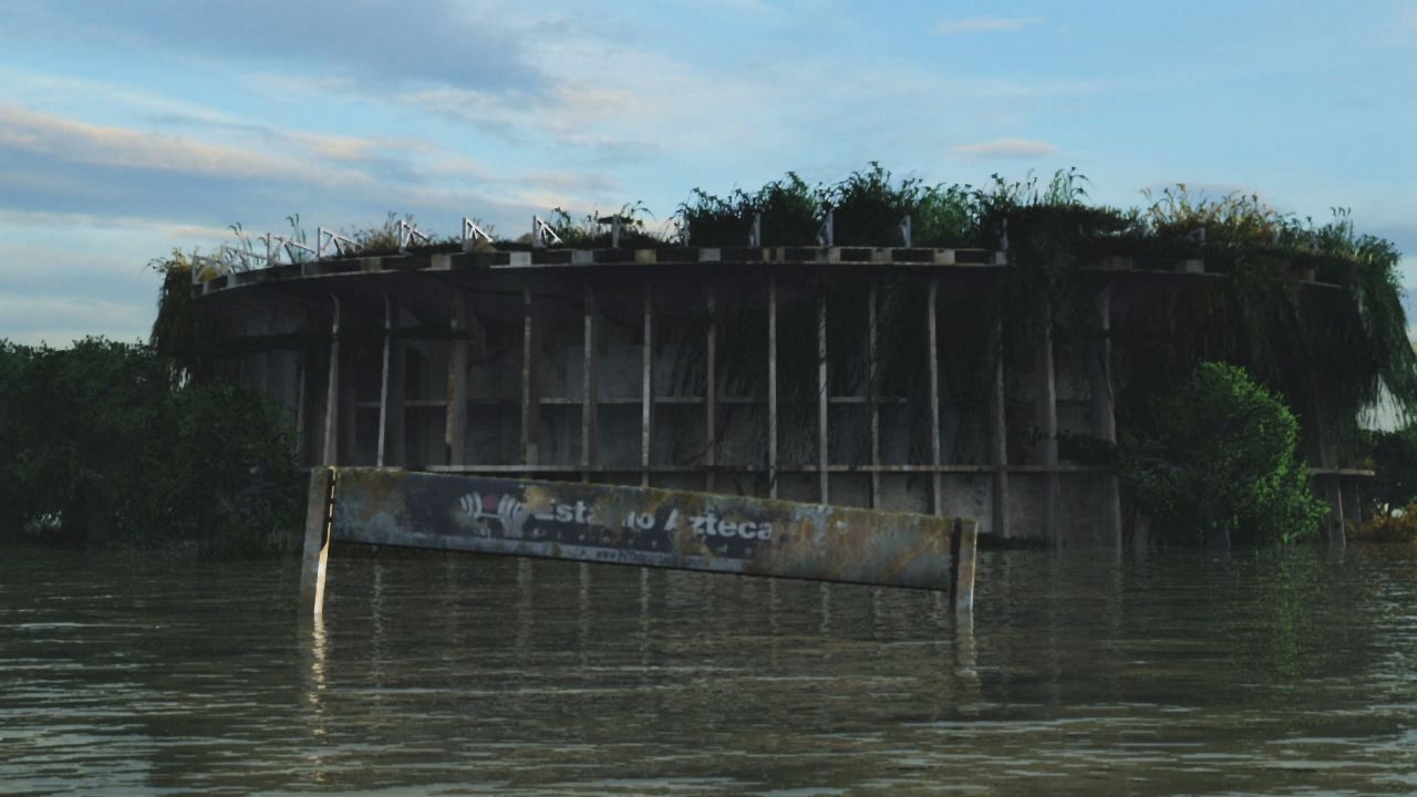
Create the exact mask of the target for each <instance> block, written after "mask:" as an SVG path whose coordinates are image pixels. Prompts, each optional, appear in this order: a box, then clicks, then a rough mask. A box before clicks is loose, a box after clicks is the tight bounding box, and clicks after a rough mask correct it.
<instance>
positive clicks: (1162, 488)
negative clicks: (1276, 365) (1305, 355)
mask: <svg viewBox="0 0 1417 797" xmlns="http://www.w3.org/2000/svg"><path fill="white" fill-rule="evenodd" d="M1150 407H1151V417H1150V418H1149V419H1147V422H1146V423H1144V424H1142V425H1141V427H1140V428H1139V429H1138V430H1137V431H1136V432H1134V433H1127V434H1124V435H1123V437H1122V442H1121V444H1120V445H1119V449H1118V457H1119V475H1120V476H1121V478H1122V481H1123V484H1124V485H1125V486H1126V488H1127V490H1128V492H1129V493H1130V495H1131V496H1132V498H1133V499H1134V500H1135V501H1136V504H1137V506H1138V508H1140V509H1141V510H1142V511H1143V512H1145V513H1147V514H1148V515H1149V516H1151V518H1152V520H1153V522H1155V523H1157V524H1158V525H1159V526H1160V527H1161V528H1163V529H1165V530H1166V531H1168V532H1169V533H1170V534H1171V535H1172V536H1173V537H1178V538H1180V539H1182V540H1185V541H1192V542H1198V541H1200V540H1201V539H1207V540H1209V539H1211V538H1212V537H1214V536H1215V535H1220V536H1222V537H1224V538H1226V539H1234V540H1235V541H1236V542H1241V543H1254V544H1261V545H1270V544H1288V543H1290V542H1293V541H1294V540H1296V539H1299V538H1301V537H1303V536H1305V535H1307V534H1311V533H1313V532H1314V531H1316V530H1317V529H1318V528H1319V526H1320V524H1322V522H1323V520H1324V518H1325V516H1326V515H1327V513H1328V508H1327V507H1326V506H1325V505H1324V504H1323V502H1322V501H1320V500H1318V499H1317V498H1315V497H1314V495H1313V494H1312V492H1310V490H1309V488H1308V478H1307V473H1306V471H1305V468H1304V466H1303V464H1302V462H1300V460H1299V459H1298V458H1297V457H1296V455H1295V447H1296V444H1297V441H1298V434H1299V424H1298V421H1296V420H1295V418H1294V415H1293V413H1291V412H1290V411H1289V409H1288V408H1287V407H1286V406H1284V404H1283V403H1282V402H1281V401H1279V399H1277V398H1276V397H1275V396H1273V395H1272V394H1270V392H1269V391H1267V390H1266V389H1265V388H1264V387H1262V386H1261V385H1259V384H1258V383H1256V382H1255V381H1254V380H1253V379H1251V378H1250V376H1249V375H1248V374H1246V373H1245V371H1244V370H1242V369H1240V368H1236V367H1234V366H1231V365H1225V364H1223V363H1215V362H1207V363H1202V364H1201V365H1200V366H1199V367H1198V368H1197V369H1196V371H1195V373H1194V374H1193V375H1192V377H1191V379H1190V380H1189V381H1187V382H1186V383H1184V384H1182V385H1180V386H1179V387H1178V388H1177V389H1175V390H1174V391H1170V392H1167V393H1163V394H1160V395H1158V396H1156V397H1154V398H1153V399H1152V401H1151V403H1150Z"/></svg>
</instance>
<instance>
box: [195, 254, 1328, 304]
mask: <svg viewBox="0 0 1417 797" xmlns="http://www.w3.org/2000/svg"><path fill="white" fill-rule="evenodd" d="M702 264H722V265H730V266H750V265H755V264H764V265H773V266H779V267H814V266H844V267H870V266H876V267H907V268H908V267H922V268H924V267H937V268H938V267H949V268H1000V267H1007V266H1008V265H1009V259H1008V253H1007V252H1002V251H996V250H991V249H929V248H920V247H914V248H903V247H860V246H826V247H810V246H779V247H717V248H711V247H666V248H663V249H533V250H530V251H515V252H514V251H490V252H476V251H473V252H433V253H409V254H402V255H400V254H391V255H381V256H370V257H354V258H343V259H328V260H317V261H309V262H305V263H297V264H287V265H277V266H272V267H269V268H262V269H252V270H249V271H232V272H228V273H226V274H223V275H220V276H217V277H215V278H213V279H210V280H208V281H206V282H203V283H200V284H198V285H196V286H194V292H195V293H197V294H199V295H200V294H206V293H211V292H214V291H220V290H224V289H228V288H236V287H241V286H246V285H253V284H258V283H265V282H276V281H283V280H290V279H300V278H316V277H330V276H340V275H348V274H388V273H398V272H418V271H427V272H458V271H477V270H494V271H495V270H502V269H543V268H544V269H562V268H596V267H612V268H626V267H631V268H644V267H657V266H689V265H702ZM1084 270H1087V271H1096V272H1136V273H1140V274H1177V275H1184V276H1188V277H1193V278H1194V277H1220V276H1223V275H1220V274H1216V273H1214V272H1207V271H1206V267H1205V262H1204V261H1202V260H1194V259H1192V260H1181V261H1177V262H1176V263H1174V264H1172V266H1171V268H1169V269H1156V268H1145V269H1142V268H1136V266H1135V263H1134V261H1133V259H1132V258H1130V257H1125V256H1110V257H1104V258H1099V259H1098V260H1097V261H1095V262H1093V263H1090V264H1088V265H1087V266H1084ZM1300 276H1301V281H1303V282H1306V283H1308V284H1313V285H1330V284H1329V283H1320V282H1315V281H1314V279H1313V278H1314V274H1313V272H1312V270H1303V271H1302V272H1301V274H1300Z"/></svg>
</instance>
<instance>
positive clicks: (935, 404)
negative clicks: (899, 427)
mask: <svg viewBox="0 0 1417 797" xmlns="http://www.w3.org/2000/svg"><path fill="white" fill-rule="evenodd" d="M939 296H940V280H939V278H938V277H931V278H930V288H929V291H928V292H927V297H926V302H927V305H926V308H925V330H926V331H925V334H926V336H927V337H928V338H929V339H928V340H927V341H926V351H927V353H928V356H929V358H930V362H929V364H928V367H929V375H930V465H931V466H933V467H934V468H935V470H933V471H931V473H930V512H931V513H932V514H935V515H938V514H940V512H941V511H943V508H944V501H943V500H942V499H943V496H942V495H941V494H940V493H941V490H942V489H943V487H942V481H941V477H940V471H939V467H940V462H941V460H942V457H941V454H940V352H939V338H938V328H939V324H938V322H937V319H936V315H935V314H936V304H937V303H938V299H939Z"/></svg>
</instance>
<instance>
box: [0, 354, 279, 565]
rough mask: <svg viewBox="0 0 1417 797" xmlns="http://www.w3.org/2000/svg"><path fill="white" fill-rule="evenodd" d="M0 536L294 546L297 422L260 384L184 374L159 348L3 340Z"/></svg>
mask: <svg viewBox="0 0 1417 797" xmlns="http://www.w3.org/2000/svg"><path fill="white" fill-rule="evenodd" d="M0 374H3V376H4V380H3V382H0V385H3V387H0V537H10V538H12V539H13V538H29V539H35V540H38V541H42V542H51V543H57V544H66V545H74V546H85V545H92V546H100V547H101V546H107V545H122V546H132V547H139V548H151V547H157V546H163V545H178V546H182V547H189V548H194V549H197V550H199V551H200V552H202V553H208V554H223V555H226V554H246V553H255V552H260V551H268V550H271V549H272V548H282V547H290V546H292V545H293V542H294V539H295V538H296V537H297V536H298V534H297V532H298V530H299V524H300V517H301V509H302V500H301V499H302V495H303V492H302V485H303V480H302V479H301V478H300V477H299V474H298V471H297V469H296V466H295V462H294V458H293V451H292V447H291V444H290V429H289V428H288V427H289V419H288V418H286V417H285V415H284V413H283V412H282V411H281V410H280V409H279V408H277V407H275V406H274V405H273V404H272V403H271V402H270V401H269V400H268V399H267V398H266V397H265V396H263V395H262V394H260V393H258V392H257V391H254V390H251V389H248V388H243V387H237V386H233V385H228V384H224V383H220V382H215V381H200V382H194V381H189V380H186V379H185V378H179V377H178V375H177V374H178V371H176V370H174V369H173V368H172V366H171V362H170V361H169V360H167V359H165V358H163V357H161V356H159V355H158V354H157V353H156V351H155V350H154V349H152V348H150V347H147V346H141V345H135V344H123V343H115V342H111V341H106V340H102V339H99V338H88V339H85V340H83V341H80V342H78V343H75V344H74V345H73V346H72V347H71V348H69V349H51V348H49V347H47V346H40V347H37V348H31V347H25V346H17V345H14V344H10V343H8V342H3V341H0Z"/></svg>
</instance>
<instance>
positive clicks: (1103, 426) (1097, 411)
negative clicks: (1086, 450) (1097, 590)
mask: <svg viewBox="0 0 1417 797" xmlns="http://www.w3.org/2000/svg"><path fill="white" fill-rule="evenodd" d="M1094 304H1095V305H1096V308H1097V317H1098V319H1099V321H1100V326H1101V329H1100V330H1099V331H1100V333H1101V336H1100V337H1099V338H1098V340H1097V343H1096V345H1095V346H1094V347H1093V356H1092V363H1091V365H1090V368H1089V369H1088V370H1089V373H1090V375H1091V382H1092V385H1091V389H1092V428H1093V435H1094V436H1095V437H1097V438H1099V439H1101V440H1106V441H1107V442H1108V443H1113V444H1115V443H1116V442H1117V399H1116V392H1115V388H1114V386H1113V384H1112V284H1111V283H1108V284H1107V286H1106V287H1104V288H1103V289H1102V290H1101V291H1100V292H1099V293H1098V294H1097V296H1096V298H1095V299H1094ZM1101 478H1102V522H1101V523H1100V524H1098V525H1099V530H1100V532H1101V539H1100V540H1099V542H1100V543H1101V546H1102V547H1103V548H1112V549H1116V550H1121V547H1122V498H1121V489H1120V487H1119V485H1118V482H1117V472H1116V471H1115V470H1109V471H1108V472H1106V473H1103V474H1102V476H1101Z"/></svg>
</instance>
